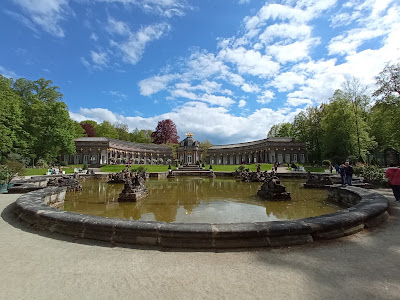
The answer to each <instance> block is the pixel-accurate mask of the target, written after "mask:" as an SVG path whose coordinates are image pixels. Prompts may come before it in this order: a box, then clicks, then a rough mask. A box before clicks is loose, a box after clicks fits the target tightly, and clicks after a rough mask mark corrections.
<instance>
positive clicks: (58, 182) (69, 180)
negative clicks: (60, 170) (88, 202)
mask: <svg viewBox="0 0 400 300" xmlns="http://www.w3.org/2000/svg"><path fill="white" fill-rule="evenodd" d="M47 186H65V187H67V191H68V192H78V191H82V186H81V185H80V184H79V181H78V175H74V176H63V177H61V178H51V179H49V181H48V182H47Z"/></svg>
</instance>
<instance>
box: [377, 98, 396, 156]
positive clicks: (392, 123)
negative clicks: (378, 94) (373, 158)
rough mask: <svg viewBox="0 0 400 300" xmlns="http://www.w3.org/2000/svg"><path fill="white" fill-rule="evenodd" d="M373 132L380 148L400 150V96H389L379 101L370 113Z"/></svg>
mask: <svg viewBox="0 0 400 300" xmlns="http://www.w3.org/2000/svg"><path fill="white" fill-rule="evenodd" d="M370 124H371V134H372V135H373V136H375V138H376V141H377V143H378V149H379V150H383V149H386V148H395V149H398V150H400V98H399V97H395V96H388V97H387V98H385V99H383V100H381V101H378V102H377V103H376V104H375V105H374V107H372V109H371V113H370Z"/></svg>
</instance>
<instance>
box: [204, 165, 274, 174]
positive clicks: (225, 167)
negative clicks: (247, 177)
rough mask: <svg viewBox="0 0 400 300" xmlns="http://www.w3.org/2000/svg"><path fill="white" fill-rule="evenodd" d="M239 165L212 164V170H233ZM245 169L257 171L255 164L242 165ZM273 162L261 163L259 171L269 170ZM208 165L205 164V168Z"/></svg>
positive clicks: (207, 167)
mask: <svg viewBox="0 0 400 300" xmlns="http://www.w3.org/2000/svg"><path fill="white" fill-rule="evenodd" d="M240 166H241V165H213V166H212V168H213V171H214V172H234V171H235V170H236V169H237V168H239V167H240ZM244 166H245V167H246V169H247V168H248V169H250V171H257V164H251V165H244ZM272 166H273V164H261V171H266V170H271V169H272ZM209 167H210V166H209V165H206V169H207V170H208V169H209Z"/></svg>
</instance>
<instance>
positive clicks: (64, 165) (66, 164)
mask: <svg viewBox="0 0 400 300" xmlns="http://www.w3.org/2000/svg"><path fill="white" fill-rule="evenodd" d="M60 166H62V167H66V166H68V163H67V162H66V161H60Z"/></svg>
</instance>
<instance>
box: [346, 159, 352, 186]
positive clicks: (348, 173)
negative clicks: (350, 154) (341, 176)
mask: <svg viewBox="0 0 400 300" xmlns="http://www.w3.org/2000/svg"><path fill="white" fill-rule="evenodd" d="M344 173H345V175H346V184H347V185H351V180H352V179H353V174H354V169H353V167H352V166H351V165H350V163H349V162H348V161H346V163H345V167H344Z"/></svg>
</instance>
